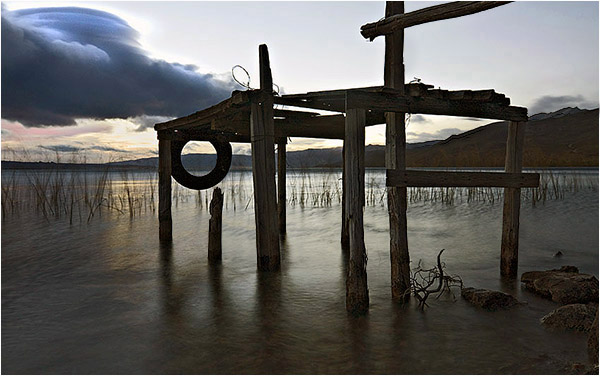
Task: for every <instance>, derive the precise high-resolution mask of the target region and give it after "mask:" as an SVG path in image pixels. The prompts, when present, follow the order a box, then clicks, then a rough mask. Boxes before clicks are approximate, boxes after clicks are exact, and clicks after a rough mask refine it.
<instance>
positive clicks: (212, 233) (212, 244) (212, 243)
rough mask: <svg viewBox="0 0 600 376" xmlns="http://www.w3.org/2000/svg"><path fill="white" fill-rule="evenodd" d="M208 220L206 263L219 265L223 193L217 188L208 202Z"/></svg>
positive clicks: (220, 258)
mask: <svg viewBox="0 0 600 376" xmlns="http://www.w3.org/2000/svg"><path fill="white" fill-rule="evenodd" d="M209 211H210V220H209V222H208V262H209V263H211V264H219V263H221V260H222V258H223V256H222V254H223V251H222V243H221V233H222V227H223V226H222V224H223V221H222V217H223V216H222V214H223V192H221V188H219V187H217V188H215V189H214V190H213V196H212V199H211V200H210V208H209Z"/></svg>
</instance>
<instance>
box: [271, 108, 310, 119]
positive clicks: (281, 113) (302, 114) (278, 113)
mask: <svg viewBox="0 0 600 376" xmlns="http://www.w3.org/2000/svg"><path fill="white" fill-rule="evenodd" d="M273 115H274V116H275V117H284V118H306V117H312V116H319V115H320V114H319V113H318V112H306V111H293V110H277V109H275V110H273Z"/></svg>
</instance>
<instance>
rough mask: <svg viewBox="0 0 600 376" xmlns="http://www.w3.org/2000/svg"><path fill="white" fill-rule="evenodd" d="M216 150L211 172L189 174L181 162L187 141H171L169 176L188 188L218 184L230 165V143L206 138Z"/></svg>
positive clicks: (203, 187) (202, 187) (206, 187)
mask: <svg viewBox="0 0 600 376" xmlns="http://www.w3.org/2000/svg"><path fill="white" fill-rule="evenodd" d="M207 141H208V142H210V143H211V144H212V146H213V147H214V148H215V150H216V151H217V163H216V165H215V168H213V169H212V171H211V172H209V173H208V174H206V175H204V176H195V175H192V174H190V173H189V172H188V171H187V170H186V169H185V168H184V167H183V164H182V163H181V151H182V150H183V148H184V147H185V145H186V144H187V143H188V142H189V141H171V176H173V178H174V179H175V180H176V181H177V182H178V183H179V184H181V185H183V186H184V187H186V188H189V189H196V190H201V189H208V188H210V187H214V186H215V185H217V184H219V183H220V182H221V181H222V180H223V179H224V178H225V176H226V175H227V172H228V171H229V167H230V166H231V154H232V153H231V144H230V143H229V142H227V141H222V140H219V139H216V138H215V139H212V140H207Z"/></svg>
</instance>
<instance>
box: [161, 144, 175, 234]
mask: <svg viewBox="0 0 600 376" xmlns="http://www.w3.org/2000/svg"><path fill="white" fill-rule="evenodd" d="M158 226H159V230H158V233H159V239H160V240H161V241H170V240H172V239H173V221H172V219H171V140H164V139H159V140H158Z"/></svg>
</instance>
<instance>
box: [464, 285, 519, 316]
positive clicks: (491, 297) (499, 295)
mask: <svg viewBox="0 0 600 376" xmlns="http://www.w3.org/2000/svg"><path fill="white" fill-rule="evenodd" d="M460 295H461V296H462V297H463V298H464V299H465V300H466V301H468V302H469V303H471V304H473V305H475V306H477V307H480V308H484V309H487V310H489V311H496V310H498V309H504V308H509V307H512V306H514V305H516V304H518V303H519V301H518V300H517V299H515V298H514V297H513V296H512V295H509V294H505V293H503V292H501V291H494V290H485V289H476V288H473V287H466V288H463V289H462V290H461V291H460Z"/></svg>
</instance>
